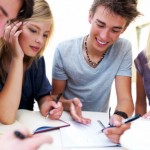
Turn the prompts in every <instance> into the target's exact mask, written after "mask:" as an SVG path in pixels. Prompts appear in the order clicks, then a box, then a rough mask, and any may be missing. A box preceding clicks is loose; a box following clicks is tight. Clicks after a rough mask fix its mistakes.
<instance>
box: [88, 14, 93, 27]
mask: <svg viewBox="0 0 150 150" xmlns="http://www.w3.org/2000/svg"><path fill="white" fill-rule="evenodd" d="M92 18H93V13H92V12H91V11H89V17H88V21H89V23H90V24H91V22H92Z"/></svg>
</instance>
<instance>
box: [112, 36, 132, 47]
mask: <svg viewBox="0 0 150 150" xmlns="http://www.w3.org/2000/svg"><path fill="white" fill-rule="evenodd" d="M114 45H115V46H121V47H131V42H130V41H129V40H127V39H125V38H119V39H118V40H117V41H116V42H115V43H114Z"/></svg>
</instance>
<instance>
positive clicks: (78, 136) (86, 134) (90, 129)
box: [60, 120, 116, 148]
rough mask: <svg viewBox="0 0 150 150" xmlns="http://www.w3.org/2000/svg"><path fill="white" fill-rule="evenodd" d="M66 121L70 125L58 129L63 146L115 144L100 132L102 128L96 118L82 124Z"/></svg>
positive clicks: (103, 145)
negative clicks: (86, 123) (87, 123)
mask: <svg viewBox="0 0 150 150" xmlns="http://www.w3.org/2000/svg"><path fill="white" fill-rule="evenodd" d="M67 122H68V123H69V124H70V126H69V127H67V128H62V129H60V132H61V137H62V144H63V147H88V148H90V147H108V146H116V144H114V143H112V142H111V141H110V140H109V139H108V138H107V137H106V136H105V134H103V133H101V132H100V131H101V129H102V128H101V126H100V125H99V123H98V122H97V120H92V123H91V124H90V125H83V124H80V123H77V122H75V121H70V122H69V121H67Z"/></svg>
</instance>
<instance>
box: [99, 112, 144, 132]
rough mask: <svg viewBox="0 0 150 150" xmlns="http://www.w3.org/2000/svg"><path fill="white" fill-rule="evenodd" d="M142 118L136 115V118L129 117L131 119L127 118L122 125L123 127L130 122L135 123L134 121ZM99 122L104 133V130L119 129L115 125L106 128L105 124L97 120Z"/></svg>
mask: <svg viewBox="0 0 150 150" xmlns="http://www.w3.org/2000/svg"><path fill="white" fill-rule="evenodd" d="M140 117H141V115H139V114H136V115H134V116H132V117H129V118H127V119H124V120H123V121H122V125H123V124H126V123H129V122H132V121H134V120H136V119H138V118H140ZM97 121H98V123H99V124H100V126H101V127H102V130H101V131H102V132H103V130H104V129H107V128H112V127H117V126H115V125H109V126H107V127H105V126H104V124H103V123H102V122H101V121H100V120H97Z"/></svg>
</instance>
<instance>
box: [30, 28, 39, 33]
mask: <svg viewBox="0 0 150 150" xmlns="http://www.w3.org/2000/svg"><path fill="white" fill-rule="evenodd" d="M29 30H30V31H31V32H32V33H36V32H37V31H36V30H35V29H33V28H29Z"/></svg>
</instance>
